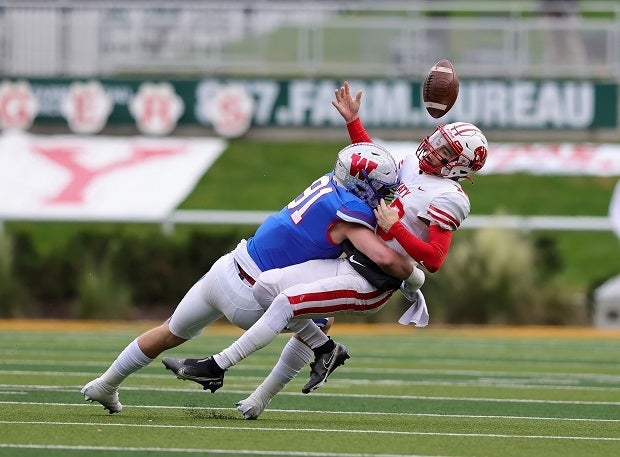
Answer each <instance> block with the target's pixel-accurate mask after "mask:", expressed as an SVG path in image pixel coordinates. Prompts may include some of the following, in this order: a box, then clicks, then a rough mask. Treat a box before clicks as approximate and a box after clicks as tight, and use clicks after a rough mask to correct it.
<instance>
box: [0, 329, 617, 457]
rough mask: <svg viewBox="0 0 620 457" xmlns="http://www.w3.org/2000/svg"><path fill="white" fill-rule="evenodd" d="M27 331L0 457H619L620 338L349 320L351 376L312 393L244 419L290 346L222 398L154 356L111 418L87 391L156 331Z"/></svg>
mask: <svg viewBox="0 0 620 457" xmlns="http://www.w3.org/2000/svg"><path fill="white" fill-rule="evenodd" d="M26 325H27V326H30V325H32V324H30V323H28V324H26ZM47 325H49V323H48V324H47ZM14 327H15V323H10V322H8V323H4V324H2V323H0V329H2V331H1V332H0V350H1V353H2V355H3V357H2V360H1V362H0V456H63V457H72V456H81V455H88V456H103V455H110V456H111V455H113V456H146V455H157V456H188V455H222V456H242V455H250V456H302V455H307V456H330V457H331V456H355V457H357V456H400V455H415V456H452V457H466V456H478V457H481V456H493V457H496V456H519V457H521V456H528V457H533V456H544V457H553V456H561V457H568V456H588V457H605V456H609V457H611V456H618V455H620V351H619V350H618V347H619V343H620V332H615V333H596V332H594V331H593V330H588V329H578V330H575V329H573V330H571V329H528V328H522V329H518V330H515V329H492V328H481V329H450V328H436V329H433V328H430V327H429V328H426V329H414V328H413V327H411V328H404V327H400V326H397V327H391V326H388V327H377V328H374V330H372V333H368V330H369V329H373V328H372V327H349V326H345V325H340V326H338V324H336V325H335V326H334V329H333V330H334V331H333V333H334V335H335V336H336V339H337V340H339V341H341V342H343V343H344V344H346V345H347V346H348V347H349V351H350V353H351V355H352V358H351V359H350V360H349V361H347V364H346V365H345V366H344V367H341V368H339V369H338V370H337V371H336V372H335V373H334V374H333V375H332V377H331V378H330V380H329V382H328V383H327V384H326V385H325V386H323V387H322V388H321V389H320V390H318V391H316V392H314V393H312V394H310V395H303V394H301V393H300V390H301V386H302V385H303V383H304V382H305V378H306V376H307V371H306V370H304V372H303V373H302V376H300V377H299V378H298V379H296V380H294V381H293V382H292V383H291V384H290V385H289V386H288V387H287V388H286V389H285V391H284V392H283V393H282V394H281V395H279V396H278V397H276V399H275V400H274V401H273V402H272V403H271V405H270V406H269V408H268V409H267V410H266V411H265V413H264V414H263V415H262V416H261V417H260V418H259V419H258V420H257V421H244V420H242V419H241V416H240V414H239V413H238V411H237V410H236V409H234V403H235V402H236V401H238V400H240V399H243V398H245V396H246V395H247V394H248V393H249V392H250V391H251V390H252V389H253V388H254V386H255V385H257V384H258V383H259V381H260V380H261V379H262V377H263V376H264V375H265V374H266V373H267V372H268V370H269V369H270V367H271V365H272V364H273V363H274V361H275V359H276V357H277V354H278V353H279V351H280V349H281V347H282V346H283V344H284V342H285V337H284V336H282V337H280V338H279V339H277V340H276V342H274V344H272V345H271V346H268V347H267V348H264V349H263V350H261V351H259V352H258V353H256V354H255V355H254V356H252V357H251V358H249V359H247V360H245V361H244V362H242V363H241V364H240V365H238V366H237V367H234V368H232V369H231V370H229V372H228V373H227V375H226V379H225V384H224V387H223V388H222V389H220V390H218V391H217V392H216V393H215V394H211V393H210V392H203V391H201V390H200V386H198V385H196V384H193V383H191V382H189V381H180V380H177V379H175V378H173V377H172V375H170V374H169V372H167V371H165V370H164V368H163V365H161V362H160V360H157V361H156V362H154V363H153V364H151V366H149V367H147V368H146V369H144V370H142V371H141V372H139V373H138V374H136V375H134V376H133V378H130V379H129V380H128V381H127V382H126V384H124V387H123V388H122V390H121V401H122V402H123V403H124V410H123V411H122V413H120V414H115V415H109V414H107V413H106V412H105V411H104V410H103V409H102V408H101V407H100V406H99V405H94V404H90V403H85V402H84V401H83V398H82V396H81V395H80V393H79V389H80V387H81V386H82V385H83V384H84V383H86V382H87V381H89V380H90V379H91V378H93V377H95V376H97V375H99V374H100V373H101V372H102V371H103V370H105V369H106V368H107V366H108V364H109V363H110V362H111V361H112V360H113V358H114V357H115V356H116V354H117V353H118V352H119V351H120V350H121V349H122V348H123V347H124V346H125V345H126V344H127V343H128V342H129V341H131V340H132V339H133V338H134V337H135V336H136V335H137V334H138V333H140V332H141V331H142V330H143V327H141V326H140V325H139V324H135V325H134V328H130V327H124V328H116V329H105V328H101V329H96V328H94V329H87V328H83V327H77V326H75V324H74V323H68V324H67V328H64V329H63V328H62V325H58V328H57V329H56V330H51V331H48V330H43V329H35V328H28V327H24V328H21V329H15V328H14ZM238 334H239V331H238V330H233V329H231V328H230V327H226V326H222V327H218V326H216V327H215V328H211V329H210V330H209V332H208V333H206V334H205V335H203V336H202V337H200V338H198V339H197V340H194V341H191V342H189V343H187V344H186V345H185V346H183V347H181V348H177V349H174V350H172V351H169V352H168V354H169V355H174V356H192V355H194V356H200V355H206V354H207V353H209V354H210V353H211V352H215V351H216V350H218V349H220V348H221V347H223V345H226V344H228V343H229V342H231V341H232V340H233V339H234V338H235V337H236V336H237V335H238Z"/></svg>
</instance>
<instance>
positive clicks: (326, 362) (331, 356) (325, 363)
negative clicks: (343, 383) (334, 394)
mask: <svg viewBox="0 0 620 457" xmlns="http://www.w3.org/2000/svg"><path fill="white" fill-rule="evenodd" d="M334 352H335V351H332V354H331V355H330V356H329V359H327V361H325V360H323V367H325V369H326V370H327V369H329V366H330V364H331V363H332V359H333V358H334Z"/></svg>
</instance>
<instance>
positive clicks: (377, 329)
mask: <svg viewBox="0 0 620 457" xmlns="http://www.w3.org/2000/svg"><path fill="white" fill-rule="evenodd" d="M160 323H161V322H159V321H96V320H92V321H91V320H88V321H83V320H53V319H4V320H1V319H0V330H3V331H45V332H68V331H74V332H79V331H89V330H93V331H95V330H96V331H103V332H114V331H135V332H136V333H137V332H142V331H144V330H147V329H149V328H152V327H154V326H156V325H159V324H160ZM208 331H209V332H213V333H220V334H240V333H241V330H240V329H238V328H237V327H234V326H232V325H230V324H228V323H216V324H214V325H212V326H210V327H209V328H208ZM331 333H332V334H334V335H356V334H362V335H363V334H368V335H400V334H416V335H418V336H424V335H429V336H465V337H488V338H499V337H504V338H602V339H620V328H618V329H598V328H593V327H544V326H523V327H499V326H443V325H436V326H433V327H427V328H414V327H413V326H407V327H405V326H403V325H398V324H365V323H359V324H357V323H339V322H338V321H336V323H335V324H334V327H333V328H332V332H331Z"/></svg>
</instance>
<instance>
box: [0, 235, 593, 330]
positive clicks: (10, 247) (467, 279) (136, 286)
mask: <svg viewBox="0 0 620 457" xmlns="http://www.w3.org/2000/svg"><path fill="white" fill-rule="evenodd" d="M147 233H148V235H145V234H144V233H142V234H138V233H133V232H132V231H126V230H118V231H114V232H109V231H100V230H99V231H97V230H91V231H78V232H75V233H73V234H72V235H71V236H70V237H69V238H68V239H67V240H66V242H65V243H61V244H57V245H55V246H54V247H53V248H52V249H49V250H47V251H42V250H40V249H39V248H37V247H36V244H35V243H33V240H32V238H31V235H30V233H29V232H27V231H20V232H17V233H15V234H14V235H12V236H8V235H4V236H2V237H0V254H1V255H0V259H2V261H1V262H0V301H1V302H2V304H3V306H2V308H1V309H2V312H1V314H2V317H56V318H80V319H84V318H86V319H90V318H98V319H101V318H103V319H127V318H132V317H135V316H137V315H140V316H147V317H154V315H155V314H156V313H157V311H159V310H161V309H163V310H164V312H165V315H166V316H167V315H169V314H170V313H171V312H172V310H173V309H174V307H175V306H176V304H177V303H178V302H179V300H180V299H181V298H182V297H183V295H184V294H185V293H186V292H187V290H188V289H189V288H190V287H191V285H192V284H193V283H194V282H195V281H196V280H197V279H198V278H200V276H202V275H203V274H204V273H205V272H206V271H208V269H209V268H210V266H211V265H212V264H213V263H214V262H215V261H216V260H217V259H218V258H219V257H221V256H222V255H223V254H225V253H226V252H229V251H230V250H232V249H233V248H234V247H235V246H236V244H237V243H238V241H239V239H240V238H242V237H244V236H243V234H240V233H238V232H235V231H234V230H233V231H228V232H222V233H218V232H214V233H201V232H199V231H189V232H187V233H186V234H185V235H184V236H174V237H171V236H166V235H164V234H162V233H158V232H150V231H148V232H147ZM247 235H249V234H247ZM247 235H245V236H247ZM470 235H471V236H468V237H466V238H463V239H461V240H459V241H458V242H457V243H455V244H454V246H453V248H452V250H451V253H450V256H449V257H448V259H447V261H446V264H445V265H444V268H443V269H442V270H441V273H440V274H434V275H430V274H429V275H427V282H426V284H425V285H424V288H423V290H424V293H425V296H426V298H427V301H428V303H429V307H430V309H431V313H432V315H433V322H435V323H438V322H446V323H476V324H483V323H502V324H567V323H571V324H581V323H587V319H588V316H587V313H586V311H587V310H586V308H585V307H584V303H581V306H580V307H575V306H574V305H573V300H572V298H571V295H570V293H569V291H567V290H566V289H563V288H562V287H561V284H560V283H559V281H558V278H559V274H560V273H561V271H562V262H563V261H562V258H561V254H560V252H559V251H558V249H557V246H556V245H555V243H554V241H553V239H552V238H546V237H539V236H533V235H526V234H524V233H522V232H519V231H509V230H497V229H487V230H479V231H475V232H471V233H470ZM407 306H408V304H407V303H405V301H404V299H403V298H402V296H401V295H400V294H395V296H394V298H393V299H392V300H391V302H390V304H389V305H388V306H387V307H386V308H385V309H384V310H382V312H380V313H377V314H375V315H372V316H370V317H368V318H367V320H368V321H371V322H377V321H392V320H396V319H397V318H398V316H399V315H400V313H401V312H402V311H404V309H406V307H407ZM339 320H345V321H347V320H353V321H359V317H351V318H347V317H345V318H344V319H342V318H339Z"/></svg>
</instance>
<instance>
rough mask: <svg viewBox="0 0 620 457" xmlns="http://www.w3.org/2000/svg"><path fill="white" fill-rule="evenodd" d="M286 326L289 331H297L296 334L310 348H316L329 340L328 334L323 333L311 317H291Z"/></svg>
mask: <svg viewBox="0 0 620 457" xmlns="http://www.w3.org/2000/svg"><path fill="white" fill-rule="evenodd" d="M286 328H288V329H289V330H290V331H291V332H295V333H297V336H299V337H300V338H301V339H302V340H303V342H304V343H306V344H307V345H308V346H310V347H311V348H312V349H316V348H318V347H320V346H322V345H324V344H325V343H327V342H328V341H329V338H328V336H327V335H325V333H323V331H322V330H321V329H320V328H319V326H318V325H316V324H315V323H314V322H313V321H312V319H293V320H291V321H290V322H289V323H288V325H287V326H286ZM330 350H331V349H330Z"/></svg>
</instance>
